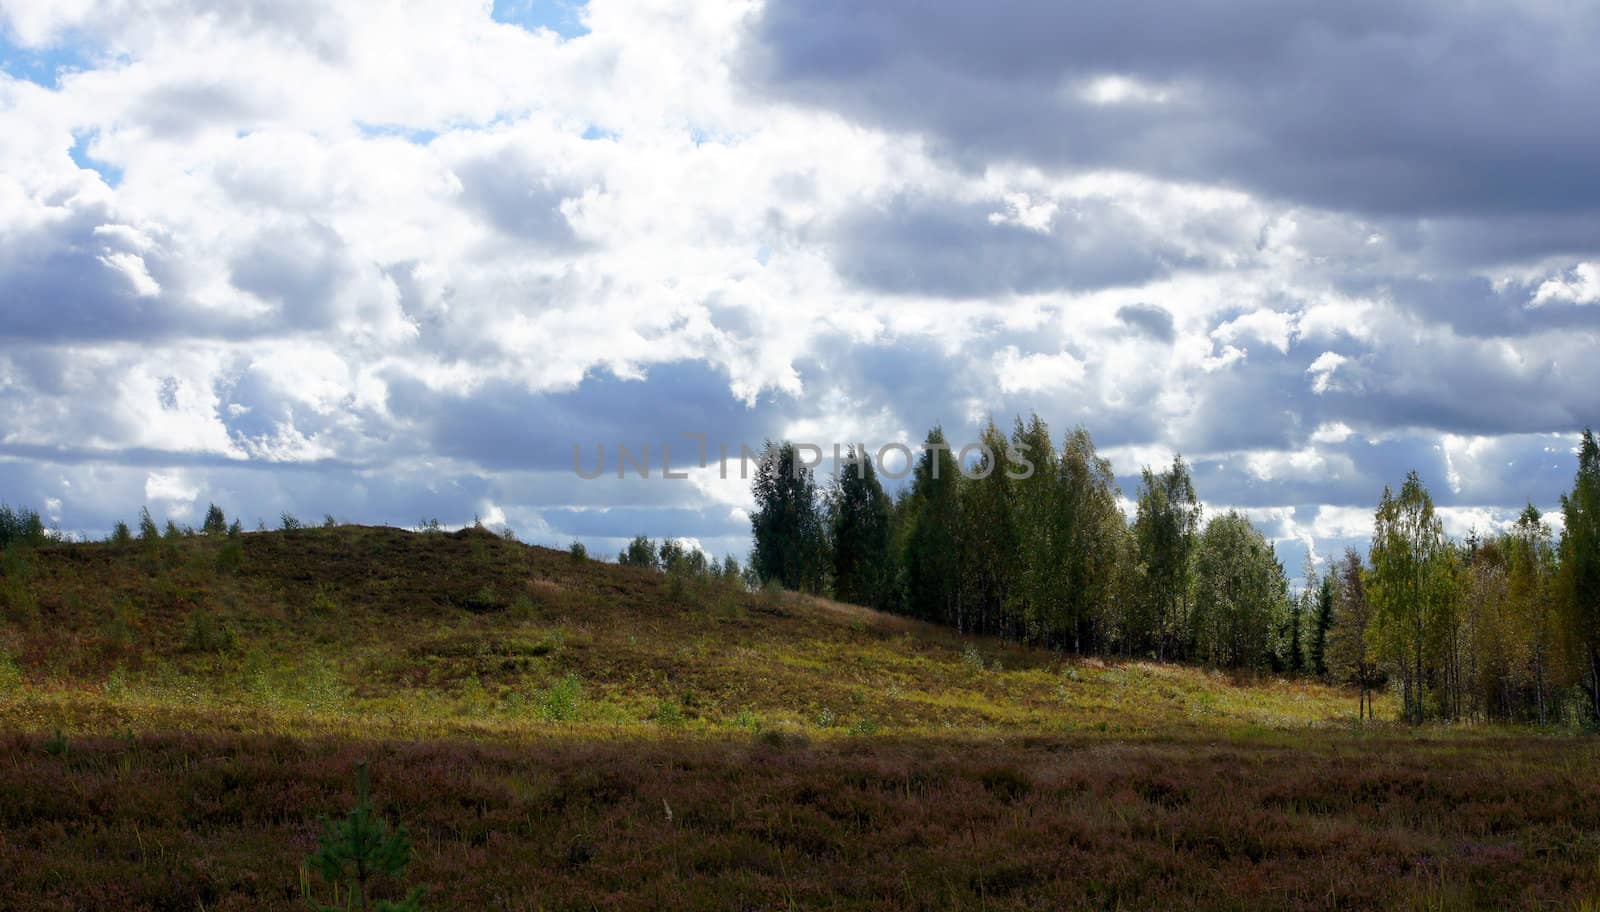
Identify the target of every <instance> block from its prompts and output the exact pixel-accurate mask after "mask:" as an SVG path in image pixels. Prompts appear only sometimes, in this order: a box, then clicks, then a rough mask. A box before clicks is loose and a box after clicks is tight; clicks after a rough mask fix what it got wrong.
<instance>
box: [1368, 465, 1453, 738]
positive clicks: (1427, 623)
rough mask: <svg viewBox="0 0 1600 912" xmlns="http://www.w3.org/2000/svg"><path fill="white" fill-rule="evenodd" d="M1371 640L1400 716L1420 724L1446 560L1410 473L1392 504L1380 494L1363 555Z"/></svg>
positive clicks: (1437, 642)
mask: <svg viewBox="0 0 1600 912" xmlns="http://www.w3.org/2000/svg"><path fill="white" fill-rule="evenodd" d="M1368 556H1369V559H1370V560H1371V562H1372V575H1371V579H1370V581H1369V583H1368V586H1367V594H1368V598H1369V599H1371V601H1372V605H1373V608H1374V611H1373V618H1372V620H1373V625H1372V632H1371V635H1372V636H1374V637H1375V638H1376V642H1377V644H1378V646H1379V648H1380V650H1382V652H1383V654H1384V655H1386V656H1387V657H1389V658H1390V659H1391V660H1392V661H1393V662H1394V663H1395V666H1396V667H1397V668H1399V670H1400V673H1401V680H1402V684H1403V690H1404V694H1403V695H1404V701H1405V715H1406V718H1408V719H1409V720H1411V721H1412V722H1413V723H1416V724H1421V722H1422V719H1423V715H1424V711H1425V710H1424V691H1425V689H1426V687H1427V684H1428V678H1429V673H1430V672H1431V671H1432V670H1433V666H1434V664H1435V662H1436V660H1437V659H1438V653H1439V648H1440V646H1441V645H1442V640H1443V637H1444V635H1445V634H1446V633H1447V632H1448V625H1447V624H1446V621H1447V619H1448V616H1449V615H1448V613H1449V608H1450V600H1451V599H1452V598H1453V592H1452V590H1451V583H1452V578H1451V566H1450V560H1451V555H1450V551H1449V548H1448V546H1447V542H1446V541H1445V537H1444V527H1443V525H1442V524H1441V523H1440V521H1439V518H1438V517H1437V516H1436V515H1435V514H1434V509H1433V497H1432V496H1431V495H1430V494H1429V493H1428V489H1427V488H1426V487H1424V486H1423V484H1422V480H1421V479H1420V478H1419V477H1418V476H1417V473H1416V472H1414V471H1413V472H1411V473H1409V474H1407V475H1406V480H1405V484H1403V485H1402V486H1401V488H1400V493H1399V495H1398V496H1396V495H1395V494H1394V493H1393V492H1392V491H1391V490H1390V489H1388V488H1384V491H1383V498H1382V499H1381V500H1380V501H1379V504H1378V511H1377V514H1376V516H1375V519H1374V523H1373V530H1372V547H1371V548H1370V549H1368Z"/></svg>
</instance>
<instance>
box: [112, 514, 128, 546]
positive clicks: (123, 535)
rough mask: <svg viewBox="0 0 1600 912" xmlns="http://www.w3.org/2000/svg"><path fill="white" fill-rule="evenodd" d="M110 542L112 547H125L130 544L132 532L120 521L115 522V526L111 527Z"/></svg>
mask: <svg viewBox="0 0 1600 912" xmlns="http://www.w3.org/2000/svg"><path fill="white" fill-rule="evenodd" d="M110 541H111V543H112V544H113V545H126V544H130V543H132V541H133V532H132V531H131V530H130V529H129V528H128V524H127V523H125V522H123V521H122V520H120V519H119V520H117V524H116V525H114V526H112V527H111V539H110Z"/></svg>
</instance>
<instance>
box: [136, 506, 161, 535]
mask: <svg viewBox="0 0 1600 912" xmlns="http://www.w3.org/2000/svg"><path fill="white" fill-rule="evenodd" d="M160 539H161V530H160V529H158V528H156V521H155V520H154V519H152V518H151V516H150V508H149V507H140V508H139V540H140V541H142V542H144V543H145V544H153V543H155V542H157V541H159V540H160Z"/></svg>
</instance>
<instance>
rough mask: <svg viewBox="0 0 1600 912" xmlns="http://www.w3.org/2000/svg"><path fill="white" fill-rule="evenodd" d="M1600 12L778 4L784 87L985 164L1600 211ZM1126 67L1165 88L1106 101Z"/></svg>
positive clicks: (755, 37) (1373, 208)
mask: <svg viewBox="0 0 1600 912" xmlns="http://www.w3.org/2000/svg"><path fill="white" fill-rule="evenodd" d="M1597 41H1600V10H1597V9H1596V8H1595V7H1592V6H1587V5H1582V4H1580V5H1571V4H1556V3H1528V4H1479V5H1474V6H1470V7H1462V6H1461V5H1459V4H1455V3H1448V2H1443V0H1439V2H1427V3H1419V4H1395V3H1389V2H1385V0H1357V2H1351V3H1338V4H1326V3H1318V2H1313V0H1291V2H1279V0H1252V2H1246V3H1238V2H1222V0H1202V2H1193V3H1166V2H1157V0H1100V2H1086V3H1053V2H1047V0H999V2H995V3H986V4H973V3H967V2H960V0H932V2H928V0H886V2H882V3H873V4H860V3H855V2H851V0H804V2H801V0H772V2H769V3H767V4H766V5H765V6H764V8H763V12H762V14H761V17H760V18H759V20H758V21H757V22H756V24H755V26H754V28H753V29H752V32H751V35H750V38H749V42H748V45H747V48H746V55H745V67H746V71H747V73H748V74H749V76H750V77H751V78H753V79H754V80H755V81H758V82H759V83H760V84H762V85H763V86H764V87H765V88H766V89H767V90H768V91H770V92H772V93H774V94H776V95H778V96H780V97H783V98H787V99H790V100H794V101H799V102H802V103H807V104H812V105H818V106H822V107H827V108H830V109H834V110H839V111H842V112H844V113H845V114H847V115H849V116H852V117H854V118H857V119H859V120H862V121H865V122H868V123H873V124H879V125H884V126H888V127H891V128H897V129H904V130H908V131H914V132H918V133H923V134H926V135H928V136H929V137H930V138H932V139H933V141H934V142H935V143H936V144H937V145H938V146H939V147H940V148H941V149H942V150H943V151H944V152H945V153H946V154H948V155H950V156H951V157H953V158H955V159H957V160H959V161H963V162H966V163H969V164H971V165H972V166H974V167H978V166H981V164H982V163H985V162H990V161H995V160H1017V161H1026V162H1035V163H1044V164H1048V165H1073V166H1107V167H1114V168H1118V169H1132V170H1139V171H1144V172H1147V173H1152V174H1158V175H1162V176H1167V177H1173V178H1179V179H1186V180H1199V181H1204V182H1212V183H1215V182H1222V183H1227V184H1231V185H1234V186H1239V187H1244V188H1248V189H1250V190H1253V191H1256V192H1258V193H1263V194H1267V195H1270V196H1276V197H1281V198H1285V199H1289V200H1294V201H1297V202H1304V203H1310V204H1313V205H1316V206H1320V207H1324V208H1330V209H1339V210H1357V211H1362V212H1367V213H1374V214H1389V215H1394V214H1404V215H1411V216H1415V215H1462V214H1468V213H1480V214H1481V213H1576V212H1584V211H1593V210H1595V209H1596V208H1597V207H1600V171H1596V169H1595V168H1594V167H1593V164H1592V163H1593V162H1594V161H1595V160H1596V158H1597V157H1600V119H1597V118H1593V117H1583V116H1580V115H1579V114H1578V112H1582V111H1587V110H1589V109H1590V108H1591V107H1592V97H1591V88H1592V86H1594V85H1596V84H1600V57H1597V56H1596V55H1595V54H1594V53H1593V48H1594V46H1595V45H1596V43H1597ZM1106 76H1117V77H1121V78H1124V79H1132V80H1137V81H1138V82H1139V83H1140V84H1141V85H1143V86H1145V87H1146V88H1147V89H1149V90H1151V91H1159V92H1164V93H1165V101H1164V102H1160V103H1154V102H1139V101H1130V102H1128V103H1123V104H1095V103H1094V102H1093V101H1091V100H1088V99H1086V98H1085V97H1083V96H1082V95H1081V94H1080V93H1079V92H1078V91H1077V89H1078V88H1080V87H1081V86H1083V85H1084V84H1086V83H1087V82H1088V81H1089V80H1093V79H1096V78H1099V77H1106Z"/></svg>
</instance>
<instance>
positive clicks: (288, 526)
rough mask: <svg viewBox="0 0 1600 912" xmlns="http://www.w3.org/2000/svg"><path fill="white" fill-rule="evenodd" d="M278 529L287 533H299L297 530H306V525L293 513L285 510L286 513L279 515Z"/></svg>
mask: <svg viewBox="0 0 1600 912" xmlns="http://www.w3.org/2000/svg"><path fill="white" fill-rule="evenodd" d="M278 528H279V529H282V530H283V531H285V532H294V531H297V530H300V529H304V528H305V524H304V523H302V522H300V520H299V519H298V518H296V516H295V515H294V514H293V513H290V512H289V511H287V510H285V511H284V512H282V513H280V514H279V515H278Z"/></svg>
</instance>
